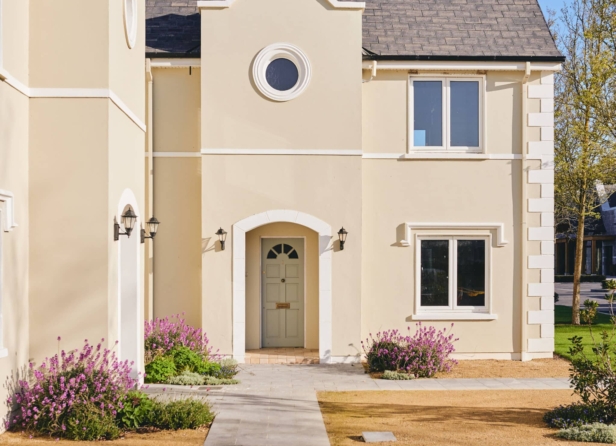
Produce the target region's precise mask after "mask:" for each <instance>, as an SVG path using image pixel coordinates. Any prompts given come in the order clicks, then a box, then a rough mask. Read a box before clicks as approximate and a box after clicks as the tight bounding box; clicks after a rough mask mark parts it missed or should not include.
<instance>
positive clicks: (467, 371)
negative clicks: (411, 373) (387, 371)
mask: <svg viewBox="0 0 616 446" xmlns="http://www.w3.org/2000/svg"><path fill="white" fill-rule="evenodd" d="M569 365H570V363H569V361H567V360H566V359H563V358H560V357H558V356H555V357H554V359H533V360H532V361H528V362H522V361H494V360H465V361H458V365H456V366H454V368H453V369H452V370H451V372H449V373H438V374H437V375H436V376H435V378H566V377H568V376H569ZM364 368H366V370H367V364H366V363H364ZM382 375H383V374H382V373H371V374H370V376H372V377H373V378H375V379H379V378H381V376H382Z"/></svg>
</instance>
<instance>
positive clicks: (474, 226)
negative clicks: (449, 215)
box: [398, 222, 509, 247]
mask: <svg viewBox="0 0 616 446" xmlns="http://www.w3.org/2000/svg"><path fill="white" fill-rule="evenodd" d="M405 225H406V231H405V237H406V239H405V240H400V241H399V242H398V243H399V244H400V246H404V247H408V246H411V242H410V240H411V232H412V231H415V230H418V229H436V230H438V229H451V230H465V229H469V230H481V229H488V230H496V246H499V247H502V246H505V245H506V244H507V243H509V242H508V241H507V240H505V224H504V223H443V222H439V223H405Z"/></svg>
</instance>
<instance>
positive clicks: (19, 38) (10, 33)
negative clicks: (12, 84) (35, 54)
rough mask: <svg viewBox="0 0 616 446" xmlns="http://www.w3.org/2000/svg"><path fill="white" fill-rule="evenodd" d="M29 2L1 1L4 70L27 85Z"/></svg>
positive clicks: (1, 61) (0, 61) (2, 67)
mask: <svg viewBox="0 0 616 446" xmlns="http://www.w3.org/2000/svg"><path fill="white" fill-rule="evenodd" d="M29 9H30V8H29V2H27V1H23V0H2V11H1V14H0V16H1V17H2V27H1V31H2V36H1V38H0V42H2V50H1V53H2V59H1V60H0V69H4V70H5V71H6V72H8V73H9V74H10V75H11V76H13V77H15V78H17V79H18V80H19V81H20V82H21V83H23V84H25V85H27V84H28V54H29V52H28V50H29V43H30V38H29V30H30V17H29Z"/></svg>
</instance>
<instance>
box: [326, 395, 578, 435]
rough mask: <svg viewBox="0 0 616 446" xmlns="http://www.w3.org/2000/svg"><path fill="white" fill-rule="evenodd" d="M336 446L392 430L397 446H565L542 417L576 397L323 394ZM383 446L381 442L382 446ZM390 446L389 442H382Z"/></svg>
mask: <svg viewBox="0 0 616 446" xmlns="http://www.w3.org/2000/svg"><path fill="white" fill-rule="evenodd" d="M318 398H319V404H320V405H321V412H322V413H323V419H324V421H325V427H326V428H327V433H328V435H329V439H330V441H331V444H332V446H342V445H344V446H347V445H348V446H351V445H358V444H359V443H362V442H363V440H362V439H361V433H362V432H365V431H390V432H393V433H394V435H395V436H396V438H397V439H398V441H397V443H395V444H396V445H422V446H433V445H465V446H466V445H515V446H518V445H519V446H534V445H565V444H580V443H575V442H567V441H562V440H560V439H557V438H556V437H555V436H554V433H555V432H556V430H555V429H550V428H547V427H546V425H545V423H544V422H543V420H542V417H543V414H544V413H545V412H546V411H547V410H548V409H551V408H554V407H556V406H558V405H560V404H566V403H571V402H573V401H575V397H573V396H572V395H571V392H570V391H569V390H505V391H500V390H494V391H492V390H482V391H468V390H461V391H450V392H447V391H435V392H427V391H396V392H387V391H382V392H320V393H319V394H318ZM377 444H380V443H377ZM383 444H385V443H383Z"/></svg>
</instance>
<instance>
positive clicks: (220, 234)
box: [216, 228, 227, 242]
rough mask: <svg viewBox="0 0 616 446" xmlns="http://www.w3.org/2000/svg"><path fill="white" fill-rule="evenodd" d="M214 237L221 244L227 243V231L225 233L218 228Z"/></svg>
mask: <svg viewBox="0 0 616 446" xmlns="http://www.w3.org/2000/svg"><path fill="white" fill-rule="evenodd" d="M216 235H217V236H218V240H220V241H221V242H225V241H227V231H225V230H224V229H223V228H220V229H219V230H218V231H216Z"/></svg>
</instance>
